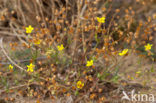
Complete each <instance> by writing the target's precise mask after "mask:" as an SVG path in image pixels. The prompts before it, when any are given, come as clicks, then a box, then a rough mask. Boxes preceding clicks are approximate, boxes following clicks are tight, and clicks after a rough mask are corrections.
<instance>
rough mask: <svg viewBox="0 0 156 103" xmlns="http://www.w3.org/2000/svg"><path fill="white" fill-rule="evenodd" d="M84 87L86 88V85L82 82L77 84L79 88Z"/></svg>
mask: <svg viewBox="0 0 156 103" xmlns="http://www.w3.org/2000/svg"><path fill="white" fill-rule="evenodd" d="M83 86H84V83H83V82H81V81H78V82H77V88H79V89H82V88H83Z"/></svg>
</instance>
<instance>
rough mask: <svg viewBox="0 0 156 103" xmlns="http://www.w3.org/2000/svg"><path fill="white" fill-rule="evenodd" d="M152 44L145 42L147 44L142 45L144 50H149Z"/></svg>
mask: <svg viewBox="0 0 156 103" xmlns="http://www.w3.org/2000/svg"><path fill="white" fill-rule="evenodd" d="M152 46H153V45H152V44H149V43H148V44H147V45H145V46H144V47H145V50H146V51H149V50H151V47H152Z"/></svg>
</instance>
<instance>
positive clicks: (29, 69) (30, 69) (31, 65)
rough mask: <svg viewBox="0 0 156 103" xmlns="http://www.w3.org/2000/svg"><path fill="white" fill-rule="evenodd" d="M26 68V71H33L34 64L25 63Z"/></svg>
mask: <svg viewBox="0 0 156 103" xmlns="http://www.w3.org/2000/svg"><path fill="white" fill-rule="evenodd" d="M27 67H28V69H27V72H33V71H34V67H35V65H33V64H32V63H31V64H29V65H27Z"/></svg>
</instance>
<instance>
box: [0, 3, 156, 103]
mask: <svg viewBox="0 0 156 103" xmlns="http://www.w3.org/2000/svg"><path fill="white" fill-rule="evenodd" d="M15 1H16V2H12V1H10V2H9V0H8V1H7V0H6V2H7V3H8V5H10V4H12V5H13V4H15V6H16V7H11V6H8V7H10V8H8V9H6V10H5V13H4V14H2V15H0V16H1V19H0V20H1V21H2V23H6V22H7V23H8V24H7V25H5V26H4V25H3V27H0V30H2V31H0V33H2V34H3V35H4V36H5V35H10V36H13V37H15V39H16V40H15V42H11V43H10V46H9V48H10V51H11V53H9V51H7V49H6V48H5V46H4V45H3V44H4V43H3V39H1V49H2V52H3V55H5V57H6V58H7V59H8V61H7V62H5V63H4V62H1V64H2V66H1V68H2V69H1V70H2V71H1V72H0V77H1V79H0V82H1V84H0V88H1V89H3V90H2V92H0V93H4V92H8V93H12V92H17V93H19V94H20V95H22V96H25V97H29V98H31V99H32V98H35V99H36V100H37V103H40V102H41V100H42V99H46V98H50V99H51V100H52V101H53V100H54V101H57V100H60V101H61V102H63V101H71V102H80V101H84V102H86V103H88V102H99V103H102V102H106V101H107V102H108V101H112V100H113V99H112V98H113V95H112V91H117V90H118V89H117V88H119V85H124V86H125V85H126V84H121V80H122V79H123V77H121V74H122V73H121V72H120V68H121V67H122V65H123V64H124V60H125V58H126V57H127V56H131V55H133V54H135V55H137V56H138V57H139V58H141V59H143V60H144V59H149V61H150V62H151V63H152V65H154V62H155V51H154V32H155V30H156V29H155V28H156V24H155V23H154V21H155V20H156V14H154V13H153V14H152V15H150V16H146V15H145V14H144V12H145V11H146V10H147V9H148V7H149V6H150V5H151V3H152V2H153V1H152V0H151V1H146V0H136V1H133V0H132V1H129V2H131V3H132V4H134V5H129V4H126V3H125V2H123V3H122V2H119V1H117V0H94V1H90V0H75V1H74V0H56V1H54V0H51V1H50V0H31V1H28V0H23V1H19V0H15ZM6 2H3V3H4V4H5V3H6ZM136 5H137V7H139V6H144V7H145V8H143V10H140V9H138V8H136ZM146 7H147V8H146ZM140 15H142V16H145V17H144V18H142V17H139V16H140ZM5 37H6V36H5ZM4 41H5V40H4ZM24 51H25V52H24ZM22 58H24V59H22ZM153 70H154V69H151V70H150V71H148V73H152V72H154V71H153ZM125 71H126V68H125ZM142 73H143V71H140V70H139V71H136V73H135V74H136V75H137V76H136V78H139V77H140V78H143V76H141V75H142ZM146 73H147V72H146ZM148 75H150V74H148ZM128 79H131V80H134V77H132V76H130V75H128ZM147 83H148V82H147ZM147 83H146V84H147ZM146 84H145V85H146ZM23 87H24V88H23ZM60 98H62V99H60ZM5 99H6V100H8V98H5ZM9 100H10V101H14V99H13V98H12V99H9Z"/></svg>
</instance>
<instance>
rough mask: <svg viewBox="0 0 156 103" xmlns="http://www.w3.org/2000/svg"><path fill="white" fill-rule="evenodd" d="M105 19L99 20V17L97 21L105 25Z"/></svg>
mask: <svg viewBox="0 0 156 103" xmlns="http://www.w3.org/2000/svg"><path fill="white" fill-rule="evenodd" d="M105 19H106V18H105V17H101V18H99V17H97V21H98V22H99V23H105Z"/></svg>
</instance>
